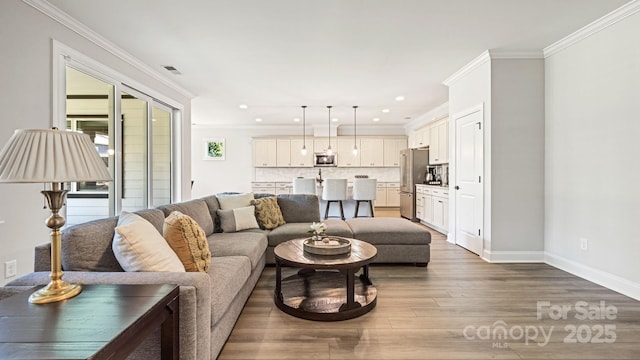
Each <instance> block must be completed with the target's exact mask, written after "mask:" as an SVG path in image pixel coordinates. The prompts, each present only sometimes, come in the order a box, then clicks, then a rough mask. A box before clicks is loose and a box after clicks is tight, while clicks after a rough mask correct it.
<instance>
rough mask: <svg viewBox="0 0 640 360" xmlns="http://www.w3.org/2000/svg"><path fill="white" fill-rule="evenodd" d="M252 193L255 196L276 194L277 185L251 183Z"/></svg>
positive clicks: (272, 183)
mask: <svg viewBox="0 0 640 360" xmlns="http://www.w3.org/2000/svg"><path fill="white" fill-rule="evenodd" d="M251 192H253V193H254V194H261V193H266V194H275V192H276V183H274V182H262V181H260V182H258V181H256V182H252V183H251Z"/></svg>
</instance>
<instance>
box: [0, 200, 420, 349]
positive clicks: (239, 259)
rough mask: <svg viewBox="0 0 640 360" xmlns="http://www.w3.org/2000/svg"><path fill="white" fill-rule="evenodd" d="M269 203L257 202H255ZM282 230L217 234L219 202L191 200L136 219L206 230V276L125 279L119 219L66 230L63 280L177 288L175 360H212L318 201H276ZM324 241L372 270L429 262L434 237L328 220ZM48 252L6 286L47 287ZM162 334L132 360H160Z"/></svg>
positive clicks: (403, 225) (388, 224)
mask: <svg viewBox="0 0 640 360" xmlns="http://www.w3.org/2000/svg"><path fill="white" fill-rule="evenodd" d="M260 196H266V195H265V194H261V195H259V194H256V197H260ZM278 205H279V207H280V209H281V211H282V213H283V217H284V219H285V221H286V224H284V225H281V226H279V227H277V228H275V229H273V230H270V231H269V230H260V229H251V230H244V231H241V232H234V233H224V232H221V227H220V222H219V218H218V215H217V212H216V211H217V210H218V209H219V203H218V200H217V198H216V196H208V197H205V198H202V199H195V200H190V201H186V202H182V203H176V204H170V205H165V206H161V207H159V208H157V209H147V210H141V211H138V212H136V214H138V215H140V216H142V217H143V218H145V219H146V220H148V221H149V222H151V223H152V224H153V225H154V226H155V228H156V229H157V230H158V231H159V232H160V233H162V226H163V222H164V218H165V217H166V216H168V215H169V214H170V213H171V212H172V211H175V210H178V211H180V212H182V213H184V214H186V215H189V216H190V217H192V218H193V219H194V220H196V221H197V222H198V224H199V225H200V226H201V227H202V228H203V230H204V231H205V233H206V235H207V242H208V245H209V248H210V250H211V253H212V261H211V266H210V268H209V270H208V272H207V273H202V272H186V273H152V272H147V273H145V272H124V271H123V270H122V268H121V267H120V265H119V263H118V261H117V260H116V258H115V255H114V253H113V250H112V248H111V242H112V239H113V236H114V232H115V226H116V224H117V221H118V218H117V217H110V218H106V219H100V220H95V221H91V222H88V223H84V224H80V225H75V226H71V227H69V228H67V229H65V230H64V231H63V236H62V266H63V270H64V272H65V275H64V279H65V280H67V281H70V282H80V283H85V284H177V285H180V359H215V358H216V357H217V356H218V354H219V353H220V351H221V350H222V347H223V346H224V343H225V342H226V340H227V338H228V336H229V334H230V333H231V330H232V329H233V326H234V325H235V322H236V320H237V319H238V317H239V315H240V312H241V311H242V308H243V307H244V304H245V303H246V301H247V299H248V298H249V296H250V294H251V292H252V291H253V288H254V287H255V284H256V283H257V281H258V279H259V277H260V275H261V273H262V270H263V268H264V267H265V264H271V263H274V255H273V248H274V247H275V246H277V245H278V244H279V243H281V242H284V241H287V240H290V239H293V238H299V237H304V236H308V234H307V230H309V225H310V224H311V223H312V222H314V221H315V222H319V221H320V210H319V202H318V197H317V196H315V195H278ZM325 223H326V224H327V225H328V229H327V233H328V234H329V235H336V236H345V237H355V238H358V239H361V240H365V241H368V242H370V243H372V244H373V245H375V246H376V247H377V248H378V255H377V257H376V260H375V261H376V262H391V263H412V264H413V263H415V264H418V265H425V266H426V264H427V263H428V262H429V257H430V252H429V244H430V242H431V234H430V233H429V232H428V231H427V230H425V229H424V228H422V227H420V226H419V225H416V224H414V223H411V222H409V221H407V220H404V219H399V218H398V219H396V218H394V219H391V218H355V219H348V220H346V221H342V220H334V219H331V220H326V221H325ZM50 263H51V258H50V244H45V245H41V246H38V247H37V248H36V249H35V272H34V273H31V274H28V275H26V276H23V277H21V278H19V279H17V280H14V281H12V282H11V283H9V284H8V285H10V286H33V285H41V284H46V283H48V281H49V278H48V275H49V271H50ZM159 341H160V335H159V331H158V332H157V333H156V334H154V335H153V336H151V337H150V338H149V339H147V340H146V341H145V342H144V343H143V345H142V346H140V347H139V349H137V351H136V352H135V353H134V354H133V355H132V356H131V357H130V358H138V359H155V358H159Z"/></svg>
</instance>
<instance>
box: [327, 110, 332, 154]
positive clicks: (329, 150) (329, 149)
mask: <svg viewBox="0 0 640 360" xmlns="http://www.w3.org/2000/svg"><path fill="white" fill-rule="evenodd" d="M332 107H333V106H331V105H329V106H327V109H329V123H328V125H329V147H328V148H327V155H333V150H332V149H331V108H332Z"/></svg>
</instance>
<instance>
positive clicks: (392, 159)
mask: <svg viewBox="0 0 640 360" xmlns="http://www.w3.org/2000/svg"><path fill="white" fill-rule="evenodd" d="M406 148H407V140H406V139H393V138H391V139H383V152H384V154H383V160H382V165H383V166H387V167H399V166H400V150H402V149H406Z"/></svg>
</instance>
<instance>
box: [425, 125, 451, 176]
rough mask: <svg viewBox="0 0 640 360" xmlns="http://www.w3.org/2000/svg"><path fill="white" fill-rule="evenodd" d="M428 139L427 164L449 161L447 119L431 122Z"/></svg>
mask: <svg viewBox="0 0 640 360" xmlns="http://www.w3.org/2000/svg"><path fill="white" fill-rule="evenodd" d="M429 139H430V140H429V164H430V165H435V164H447V163H449V120H448V119H445V120H441V121H438V122H436V123H435V124H433V125H432V126H431V129H430V135H429Z"/></svg>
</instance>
